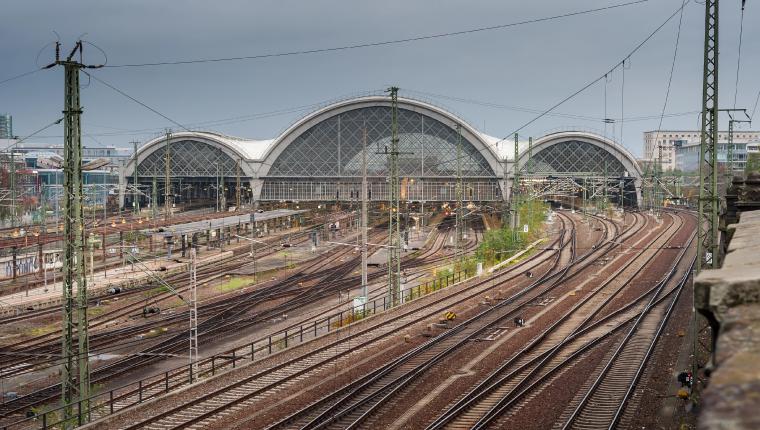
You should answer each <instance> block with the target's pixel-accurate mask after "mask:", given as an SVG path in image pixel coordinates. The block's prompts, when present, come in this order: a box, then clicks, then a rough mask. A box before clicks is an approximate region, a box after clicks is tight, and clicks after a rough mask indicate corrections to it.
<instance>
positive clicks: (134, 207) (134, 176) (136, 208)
mask: <svg viewBox="0 0 760 430" xmlns="http://www.w3.org/2000/svg"><path fill="white" fill-rule="evenodd" d="M137 144H138V142H137V141H136V140H134V141H132V145H133V147H134V152H133V153H132V157H134V159H135V169H134V173H133V174H132V185H133V186H134V187H135V189H134V190H133V191H132V199H133V200H132V210H133V212H134V213H135V214H138V213H140V203H139V202H138V199H139V198H140V197H139V194H138V189H137V181H138V175H137ZM103 220H104V221H105V218H104V219H103Z"/></svg>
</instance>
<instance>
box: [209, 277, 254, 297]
mask: <svg viewBox="0 0 760 430" xmlns="http://www.w3.org/2000/svg"><path fill="white" fill-rule="evenodd" d="M252 283H253V278H249V277H247V276H240V277H235V278H230V279H227V280H225V281H224V282H222V284H221V285H219V286H218V287H217V288H218V289H219V291H221V292H223V293H226V292H228V291H235V290H238V289H240V288H243V287H247V286H248V285H251V284H252Z"/></svg>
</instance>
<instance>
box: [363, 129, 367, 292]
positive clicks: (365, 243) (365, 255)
mask: <svg viewBox="0 0 760 430" xmlns="http://www.w3.org/2000/svg"><path fill="white" fill-rule="evenodd" d="M367 241H368V238H367V124H366V122H365V124H364V130H363V131H362V297H364V303H367V300H368V299H369V292H368V291H367Z"/></svg>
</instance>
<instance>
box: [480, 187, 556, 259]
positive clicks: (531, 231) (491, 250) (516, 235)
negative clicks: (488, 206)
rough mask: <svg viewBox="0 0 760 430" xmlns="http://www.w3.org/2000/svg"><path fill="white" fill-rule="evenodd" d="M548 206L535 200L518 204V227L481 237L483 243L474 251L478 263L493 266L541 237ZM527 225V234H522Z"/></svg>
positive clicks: (505, 228) (496, 231)
mask: <svg viewBox="0 0 760 430" xmlns="http://www.w3.org/2000/svg"><path fill="white" fill-rule="evenodd" d="M548 209H549V205H547V204H546V203H544V202H541V201H537V200H530V201H527V202H523V203H521V204H520V206H519V208H518V210H519V213H520V226H519V227H518V228H517V229H515V230H512V229H511V228H509V226H503V227H502V228H500V229H498V230H489V231H487V232H486V233H485V235H484V237H483V242H481V244H480V245H479V246H478V249H477V250H476V251H475V257H476V259H477V260H478V261H482V262H484V263H485V266H493V265H495V264H497V263H499V262H501V261H503V260H506V259H507V258H509V257H511V256H513V255H514V254H516V253H517V252H519V251H521V250H522V249H524V248H525V247H526V246H527V245H528V244H529V243H531V242H533V241H535V240H536V239H539V238H541V237H543V235H544V220H545V219H546V214H547V211H548ZM526 224H527V225H528V233H523V231H522V226H523V225H526Z"/></svg>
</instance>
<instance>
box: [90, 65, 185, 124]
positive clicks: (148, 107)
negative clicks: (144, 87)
mask: <svg viewBox="0 0 760 430" xmlns="http://www.w3.org/2000/svg"><path fill="white" fill-rule="evenodd" d="M82 73H84V74H85V75H87V76H89V77H90V78H92V79H94V80H96V81H98V82H100V83H101V84H103V85H105V86H107V87H108V88H110V89H112V90H114V91H116V92H117V93H119V94H121V95H122V96H124V97H126V98H128V99H130V100H132V101H133V102H135V103H137V104H139V105H140V106H142V107H144V108H146V109H148V110H149V111H151V112H153V113H155V114H156V115H158V116H160V117H162V118H164V119H166V120H167V121H169V122H171V123H173V124H174V125H177V126H179V127H180V128H182V129H184V130H186V131H190V130H188V128H187V127H185V126H184V125H182V124H180V123H178V122H177V121H175V120H173V119H171V118H169V117H168V116H166V115H164V114H162V113H161V112H159V111H157V110H156V109H153V108H152V107H150V106H148V105H146V104H145V103H143V102H141V101H140V100H137V99H136V98H134V97H132V96H130V95H129V94H127V93H125V92H124V91H122V90H120V89H118V88H116V87H115V86H113V85H111V84H109V83H108V82H106V81H104V80H102V79H100V78H98V77H97V76H94V75H92V74H90V73H87V72H86V71H84V70H82Z"/></svg>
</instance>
